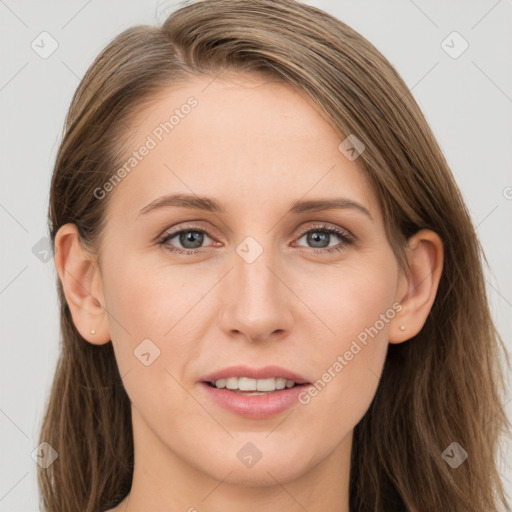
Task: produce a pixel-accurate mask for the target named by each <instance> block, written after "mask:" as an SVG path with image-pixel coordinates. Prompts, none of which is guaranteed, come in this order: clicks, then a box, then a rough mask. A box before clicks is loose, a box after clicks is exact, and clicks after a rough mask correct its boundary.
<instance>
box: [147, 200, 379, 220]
mask: <svg viewBox="0 0 512 512" xmlns="http://www.w3.org/2000/svg"><path fill="white" fill-rule="evenodd" d="M172 206H174V207H178V208H189V209H193V210H203V211H207V212H213V213H226V209H225V208H224V207H223V206H222V204H221V203H219V202H218V201H217V200H216V199H213V198H211V197H204V196H197V195H189V194H170V195H166V196H163V197H159V198H158V199H155V200H154V201H152V202H151V203H149V204H148V205H147V206H145V207H144V208H142V210H141V211H140V212H139V215H143V214H146V213H149V212H151V211H153V210H156V209H157V208H164V207H172ZM336 209H341V210H346V209H353V210H356V211H358V212H360V213H363V214H364V215H366V216H367V217H368V218H369V219H370V220H372V221H373V220H374V219H373V217H372V216H371V214H370V212H369V211H368V210H367V209H366V208H365V207H364V206H363V205H362V204H360V203H358V202H356V201H353V200H352V199H348V198H345V197H339V198H333V199H314V200H308V201H304V200H297V201H294V202H293V203H292V205H291V207H290V209H289V213H292V214H299V213H308V212H320V211H325V210H336Z"/></svg>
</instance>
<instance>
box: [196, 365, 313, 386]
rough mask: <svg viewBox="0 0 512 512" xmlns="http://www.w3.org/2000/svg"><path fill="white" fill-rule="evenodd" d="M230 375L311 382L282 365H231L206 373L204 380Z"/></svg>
mask: <svg viewBox="0 0 512 512" xmlns="http://www.w3.org/2000/svg"><path fill="white" fill-rule="evenodd" d="M228 377H248V378H250V379H270V378H282V379H287V380H293V382H296V383H297V384H309V382H308V380H306V379H305V378H303V377H302V376H300V375H298V374H297V373H295V372H292V371H290V370H287V369H286V368H282V367H281V366H275V365H271V366H265V367H263V368H251V367H249V366H229V367H228V368H223V369H222V370H218V371H216V372H213V373H210V374H208V375H205V376H204V377H202V378H201V381H202V382H215V381H217V380H219V379H227V378H228Z"/></svg>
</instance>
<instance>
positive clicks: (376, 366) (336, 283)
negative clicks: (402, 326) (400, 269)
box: [300, 254, 398, 429]
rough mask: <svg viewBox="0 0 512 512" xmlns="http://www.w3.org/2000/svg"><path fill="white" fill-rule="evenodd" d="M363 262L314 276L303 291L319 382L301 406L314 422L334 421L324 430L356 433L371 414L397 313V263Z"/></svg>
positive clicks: (312, 364)
mask: <svg viewBox="0 0 512 512" xmlns="http://www.w3.org/2000/svg"><path fill="white" fill-rule="evenodd" d="M365 263H366V264H361V263H359V264H357V265H353V266H348V265H347V266H344V267H343V268H342V269H340V270H339V271H336V272H333V269H332V268H331V269H330V272H329V275H327V270H326V271H325V272H326V275H324V276H322V275H320V276H319V275H317V276H316V283H317V286H316V288H314V287H312V286H311V283H309V284H307V285H306V287H305V288H304V290H306V289H308V290H309V292H308V293H307V299H306V300H305V302H306V303H307V304H308V305H310V307H311V310H312V311H313V312H314V313H315V316H316V319H315V321H314V325H316V328H315V331H316V333H317V335H316V337H314V338H312V339H313V340H314V343H315V350H312V351H310V354H311V357H310V358H309V361H310V364H309V365H308V366H309V368H310V369H311V374H312V375H315V377H316V380H315V382H314V383H313V384H314V386H313V387H312V388H311V387H310V388H309V391H308V392H307V393H304V394H303V395H302V397H301V400H300V401H301V403H303V404H304V405H308V406H310V407H311V408H310V410H309V412H310V413H311V414H313V416H315V417H317V416H318V415H325V414H327V415H329V417H330V418H331V419H332V421H326V425H331V426H332V428H334V429H338V428H339V426H340V424H344V425H345V426H346V427H347V428H349V427H350V428H353V426H355V424H356V423H357V422H358V421H359V419H360V418H361V417H362V416H363V415H364V413H365V412H366V410H367V409H368V407H369V405H370V403H371V400H372V399H373V396H374V394H375V392H376V390H377V386H378V383H379V378H380V375H381V372H382V368H383V364H384V361H385V357H386V353H387V348H388V329H389V323H390V321H391V320H392V319H393V318H394V316H395V314H396V306H397V303H395V289H396V282H397V281H396V280H397V275H398V274H397V270H396V266H395V265H396V263H395V260H394V259H393V258H391V257H389V258H388V259H386V255H382V254H381V258H380V259H377V258H376V259H375V260H374V261H373V264H372V260H371V259H369V260H367V261H366V262H365ZM319 283H321V285H319ZM311 290H316V292H315V293H312V291H311ZM304 293H306V292H305V291H304ZM393 305H395V307H394V306H393ZM320 320H321V321H320ZM306 322H311V319H309V318H308V319H307V320H306ZM304 328H305V329H306V326H304ZM337 419H339V422H338V421H337Z"/></svg>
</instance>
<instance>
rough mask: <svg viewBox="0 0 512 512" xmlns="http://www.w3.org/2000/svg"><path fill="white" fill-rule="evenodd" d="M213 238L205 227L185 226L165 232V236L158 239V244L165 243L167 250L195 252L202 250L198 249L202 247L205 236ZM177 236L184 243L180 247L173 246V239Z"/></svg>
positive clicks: (181, 252)
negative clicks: (171, 231)
mask: <svg viewBox="0 0 512 512" xmlns="http://www.w3.org/2000/svg"><path fill="white" fill-rule="evenodd" d="M205 235H206V237H208V238H211V237H210V236H209V235H208V232H207V231H205V230H204V229H200V228H196V227H194V226H184V227H182V228H181V229H179V230H177V231H174V232H173V233H169V234H167V233H166V234H164V236H163V237H162V238H161V239H160V240H159V241H158V244H160V245H163V246H164V247H165V248H166V249H167V250H169V251H171V252H175V253H179V254H190V253H192V254H195V253H198V252H201V251H198V250H196V249H199V248H201V245H202V243H203V242H204V238H205ZM174 238H177V241H178V242H179V243H180V244H181V245H182V248H180V247H173V245H174V244H171V243H170V242H171V240H172V239H174Z"/></svg>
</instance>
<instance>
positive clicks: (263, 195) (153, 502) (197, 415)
mask: <svg viewBox="0 0 512 512" xmlns="http://www.w3.org/2000/svg"><path fill="white" fill-rule="evenodd" d="M208 84H210V85H208ZM190 96H194V97H195V98H196V99H197V100H198V105H197V106H196V107H195V108H194V109H192V111H191V113H190V114H189V115H187V116H186V117H185V118H184V119H181V120H180V123H179V124H178V125H177V126H176V127H175V128H174V129H173V131H172V132H171V133H170V134H168V135H166V136H165V137H164V138H163V140H162V141H161V142H159V144H158V145H157V147H156V148H154V149H152V150H151V152H150V153H149V154H148V156H146V157H145V158H144V159H143V160H142V161H141V162H140V163H139V164H138V165H137V166H136V167H135V168H134V169H133V171H132V172H131V173H130V174H129V175H128V176H126V177H125V178H124V179H123V180H122V182H121V183H119V184H118V185H117V186H116V187H115V189H114V190H113V191H111V192H109V196H108V197H107V198H105V199H103V200H108V201H109V205H108V215H107V217H108V218H107V224H106V227H105V231H104V233H103V235H104V236H103V239H102V245H101V247H100V248H99V257H100V259H99V260H98V258H97V256H96V255H95V254H91V253H88V252H87V251H85V250H83V249H82V248H81V246H80V245H79V239H78V235H77V232H76V228H75V226H74V225H72V224H67V225H65V226H63V227H62V228H61V229H60V230H59V232H58V235H57V238H56V248H57V250H56V257H55V262H56V266H57V270H58V272H59V276H60V278H61V280H62V283H63V286H64V290H65V294H66V299H67V301H68V303H69V305H70V308H71V313H72V316H73V321H74V322H75V325H76V326H77V329H78V330H79V332H80V333H81V335H82V336H83V337H84V338H85V339H86V340H88V341H89V342H90V343H95V344H104V343H108V342H110V341H112V343H113V346H114V350H115V355H116V359H117V363H118V366H119V371H120V374H121V376H122V377H123V382H124V385H125V388H126V392H127V393H128V396H129V397H130V400H131V403H132V420H133V430H134V443H135V469H134V479H133V485H132V490H131V493H130V494H129V496H128V497H127V498H126V499H125V500H123V502H122V503H121V504H120V505H119V506H117V507H116V508H115V509H112V510H113V511H115V512H120V511H127V512H134V511H138V510H169V511H187V510H188V511H189V512H192V511H193V510H198V511H209V512H220V511H223V512H230V511H240V510H245V511H247V512H253V511H254V512H255V511H259V510H266V511H269V512H273V511H282V510H287V511H291V512H295V511H303V510H304V509H307V510H308V511H310V512H314V511H325V510H336V511H341V512H348V510H349V508H348V503H349V501H348V491H349V474H350V454H351V450H352V433H353V429H354V427H355V426H356V424H357V423H358V422H359V421H360V420H361V418H362V417H363V415H364V414H365V412H366V411H367V409H368V407H369V405H370V403H371V401H372V399H373V397H374V394H375V392H376V389H377V386H378V382H379V378H380V375H381V373H382V368H383V364H384V361H385V357H386V352H387V348H388V343H402V342H406V341H407V340H408V339H410V338H411V337H412V336H414V335H415V334H416V333H417V332H418V331H419V330H420V329H421V327H422V326H423V324H424V323H425V320H426V318H427V316H428V313H429V311H430V308H431V306H432V304H433V301H434V298H435V294H436V291H437V286H438V283H439V278H440V275H441V271H442V258H443V249H442V243H441V241H440V239H439V237H438V236H437V235H436V234H435V233H433V232H432V231H428V230H422V231H420V232H419V233H417V234H416V235H415V236H414V237H413V238H412V239H410V241H409V247H410V248H409V249H408V250H407V256H408V260H409V264H410V267H411V272H410V274H409V275H406V274H404V273H403V272H401V271H400V269H399V267H398V263H397V261H396V258H395V256H394V254H393V252H392V250H391V247H390V246H389V243H388V241H387V239H386V234H385V230H384V223H383V218H382V212H381V210H380V207H379V204H378V201H377V198H376V196H375V193H374V191H373V190H372V188H371V187H370V185H369V183H368V181H367V180H366V178H365V176H364V174H363V172H362V170H361V168H360V166H359V164H358V160H357V159H356V160H354V161H349V160H348V159H347V158H346V157H345V155H344V154H342V153H341V152H340V151H339V150H338V145H339V144H340V142H341V141H342V140H343V139H344V138H345V136H344V135H341V134H340V133H339V132H338V131H337V130H336V129H335V128H334V127H333V126H332V124H331V123H330V122H329V121H328V120H327V118H326V117H325V116H324V115H323V114H322V113H321V112H320V110H319V109H318V107H316V106H315V105H314V104H313V103H312V101H311V100H309V99H308V98H307V97H306V96H305V95H304V94H303V93H301V92H298V91H297V90H294V89H292V88H291V86H289V85H286V84H282V83H278V82H275V81H270V80H268V79H265V78H263V77H259V76H258V75H239V74H230V75H228V74H224V75H223V77H222V78H217V79H216V80H214V81H213V82H211V78H208V79H206V78H204V77H203V78H200V77H198V78H197V79H194V80H191V81H189V82H187V83H186V84H184V85H181V86H180V87H178V88H173V89H169V90H167V91H165V94H162V95H160V96H159V97H157V98H155V102H154V103H153V104H152V105H150V106H146V107H145V109H144V110H143V111H141V112H140V113H139V114H138V119H137V123H136V124H135V126H137V129H136V131H135V132H134V135H133V137H131V138H130V141H129V143H130V144H129V145H130V148H131V149H130V151H133V150H135V149H137V148H138V147H140V145H141V144H143V143H144V141H145V140H146V137H147V136H148V134H151V133H152V131H153V130H154V129H155V127H156V126H158V125H159V123H161V122H162V121H163V120H165V119H168V117H169V112H171V113H172V111H173V110H174V109H175V108H179V107H180V105H182V104H184V103H185V102H186V101H187V98H189V97H190ZM177 192H182V193H193V194H197V195H200V196H203V195H205V196H209V197H213V198H215V199H216V200H218V201H219V202H221V203H222V204H223V205H224V206H225V208H226V212H225V213H212V212H205V211H201V210H188V209H186V208H182V207H181V208H178V207H164V208H159V209H154V210H153V211H151V212H148V213H145V214H140V210H141V209H142V208H144V207H145V206H146V205H148V204H149V203H151V202H152V201H154V200H155V199H157V198H159V197H161V196H164V195H165V194H170V193H177ZM334 197H345V198H348V199H350V200H352V201H356V202H358V203H360V204H361V205H363V206H364V207H365V208H366V209H367V210H368V212H369V213H370V215H371V217H372V218H370V217H368V216H366V215H365V214H363V213H361V212H359V211H358V210H356V209H354V208H345V209H335V210H325V211H319V212H309V213H300V214H290V213H287V212H288V209H289V208H290V205H291V203H292V202H293V201H295V200H300V199H302V200H310V199H321V198H334ZM263 205H264V207H263ZM319 223H320V224H323V223H325V224H326V225H327V226H328V227H339V228H341V229H343V230H345V231H348V232H349V233H350V234H352V237H353V242H352V243H351V244H347V243H346V242H344V241H343V240H342V239H339V238H338V237H337V235H332V234H331V235H329V234H328V233H325V232H324V231H321V230H320V232H319V233H318V234H317V236H322V235H323V236H324V239H323V240H324V243H323V244H320V243H317V245H315V243H314V240H315V238H311V236H312V237H314V233H315V232H318V231H319V230H318V224H319ZM186 224H192V225H193V228H192V230H191V231H194V230H197V229H198V228H199V229H204V230H206V231H208V235H204V238H203V243H202V246H201V249H199V250H200V251H202V252H200V253H198V254H190V255H188V256H187V255H182V254H173V253H171V252H170V251H169V250H167V249H166V248H165V247H164V246H162V245H159V244H158V243H157V242H156V241H155V239H156V238H157V237H158V236H159V235H161V234H164V233H165V232H167V233H169V234H170V233H172V231H176V229H178V228H180V227H183V226H185V225H186ZM310 230H312V232H311V231H310ZM308 233H310V235H311V236H310V237H308V236H307V234H308ZM247 236H251V237H253V238H254V239H255V240H256V241H257V243H258V244H259V246H260V247H261V248H262V250H263V252H262V253H261V255H259V257H257V258H256V259H255V261H253V262H252V263H248V262H247V261H245V260H244V259H243V258H242V257H241V256H240V255H239V254H238V253H237V251H236V248H237V247H238V246H239V245H240V244H241V242H242V241H244V239H245V238H246V237H247ZM308 238H309V240H308ZM321 240H322V239H321ZM182 241H183V238H182ZM167 244H168V246H172V245H174V247H178V248H182V249H183V248H184V247H187V248H190V247H192V243H189V245H187V246H184V245H183V244H182V243H180V238H179V237H174V238H172V241H171V239H168V240H167ZM185 244H186V239H185ZM325 246H328V247H334V246H338V247H341V248H342V250H341V251H340V252H333V253H332V254H329V253H326V252H325V251H326V249H325V248H324V247H325ZM251 250H254V249H251ZM315 251H316V253H315ZM398 303H399V304H400V305H401V310H400V311H399V312H396V314H395V315H394V317H393V318H392V319H389V321H388V322H387V323H385V325H384V327H383V328H382V329H381V330H380V331H379V332H378V335H376V336H374V337H373V338H371V339H370V340H369V342H368V344H367V345H366V346H364V348H363V349H362V350H361V351H360V352H358V353H357V355H355V356H354V357H353V359H352V360H351V361H349V362H348V364H347V365H346V366H345V367H344V368H343V369H342V371H339V372H338V373H336V374H335V377H334V378H332V379H331V381H330V382H329V383H328V384H327V385H326V386H325V387H324V388H323V389H322V390H321V391H320V392H318V394H317V395H316V396H314V397H312V398H311V400H310V401H309V403H307V404H304V405H303V404H300V403H296V404H294V405H293V406H292V408H290V409H289V410H287V411H285V412H283V413H282V414H279V415H277V416H274V417H272V418H270V419H248V418H242V417H239V416H237V415H235V414H233V413H231V412H228V411H226V410H224V409H222V408H220V407H219V406H217V405H216V404H214V403H212V402H211V401H210V400H209V399H208V397H206V396H205V394H204V393H203V392H202V390H201V389H200V385H199V381H200V380H201V377H202V376H205V375H206V374H207V373H210V372H212V371H214V370H219V369H222V368H224V367H227V366H231V365H235V364H246V365H248V366H252V367H258V368H259V367H263V366H265V365H267V364H277V365H280V366H283V367H285V368H288V369H290V370H292V371H295V372H296V373H298V374H300V375H302V376H304V378H306V379H307V380H308V381H309V382H312V383H314V382H316V381H317V380H319V379H321V378H322V375H323V374H324V373H325V372H326V371H327V369H328V368H330V367H332V366H333V363H334V362H335V361H336V360H337V357H338V356H339V355H343V354H344V353H345V352H346V351H347V350H348V349H349V348H350V346H351V343H352V342H353V340H354V339H356V338H357V336H358V334H360V333H361V332H362V331H364V329H365V328H368V327H370V326H374V325H375V323H376V321H377V320H378V319H379V318H381V317H379V315H382V314H384V313H385V312H386V311H388V310H389V309H390V308H391V309H393V304H398ZM400 326H404V328H405V330H402V329H401V328H400ZM91 329H94V330H95V333H94V334H91V332H90V331H91ZM147 338H149V339H151V340H152V342H153V343H154V344H155V345H156V346H158V348H159V350H160V356H159V357H158V358H156V359H155V360H154V362H152V364H150V365H149V366H145V365H144V364H142V363H141V362H140V361H139V360H138V359H137V358H136V357H135V356H134V353H133V351H134V349H135V348H136V347H137V346H138V345H139V344H140V343H141V341H142V340H144V339H147ZM248 442H251V443H253V444H254V445H255V446H256V447H257V448H258V450H259V451H260V452H261V454H262V456H261V459H260V460H259V461H258V462H257V463H256V464H255V465H254V466H252V467H250V468H248V467H246V466H245V465H244V464H242V463H241V461H240V460H239V459H238V457H237V452H238V450H240V448H241V447H243V446H244V445H245V444H246V443H248Z"/></svg>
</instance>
